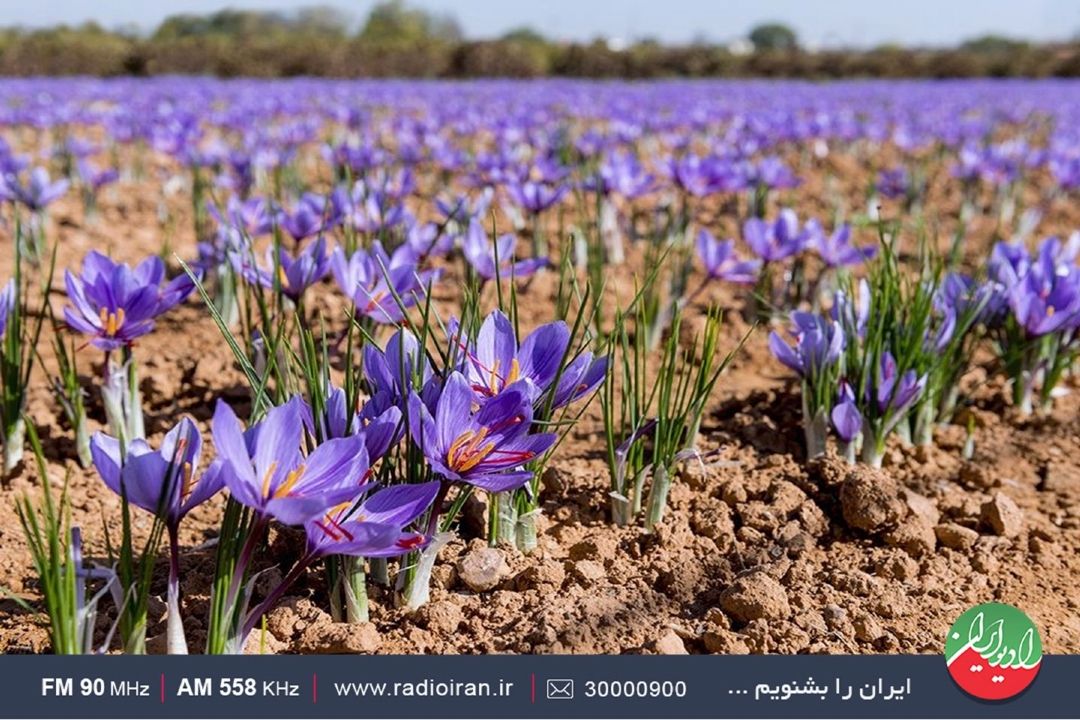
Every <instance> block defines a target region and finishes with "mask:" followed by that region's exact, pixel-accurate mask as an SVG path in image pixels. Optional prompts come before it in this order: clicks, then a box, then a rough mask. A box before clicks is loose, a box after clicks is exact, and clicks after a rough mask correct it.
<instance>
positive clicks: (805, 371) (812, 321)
mask: <svg viewBox="0 0 1080 720" xmlns="http://www.w3.org/2000/svg"><path fill="white" fill-rule="evenodd" d="M791 321H792V323H793V327H792V329H791V333H792V334H793V335H794V337H795V347H792V346H791V345H788V344H787V342H785V341H784V339H783V338H782V337H780V334H779V333H777V332H776V331H775V330H774V331H772V332H770V333H769V350H771V351H772V354H773V356H774V357H775V358H776V359H777V360H779V361H780V362H782V363H783V364H784V365H787V366H788V367H789V368H791V369H792V370H794V371H795V372H797V373H798V374H799V375H800V377H804V378H806V377H814V376H816V375H817V374H818V373H819V372H820V371H821V370H824V369H825V368H827V367H829V366H831V365H833V364H835V363H836V362H837V361H838V360H839V359H840V353H841V352H843V350H844V331H843V328H841V327H840V324H839V323H837V322H834V321H832V320H830V319H828V318H825V317H823V316H821V315H816V314H814V313H808V312H794V313H792V314H791Z"/></svg>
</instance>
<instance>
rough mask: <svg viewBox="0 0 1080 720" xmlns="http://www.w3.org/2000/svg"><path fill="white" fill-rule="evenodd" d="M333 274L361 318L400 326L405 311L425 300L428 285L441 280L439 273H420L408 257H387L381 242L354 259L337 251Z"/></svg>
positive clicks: (332, 258) (331, 264)
mask: <svg viewBox="0 0 1080 720" xmlns="http://www.w3.org/2000/svg"><path fill="white" fill-rule="evenodd" d="M330 271H331V272H332V273H333V274H334V279H335V280H337V284H338V287H340V288H341V291H342V292H343V293H345V294H346V295H347V296H348V297H349V298H351V299H352V301H353V303H354V304H355V305H356V309H357V311H358V312H359V313H360V314H361V315H363V316H364V317H367V318H370V319H372V320H374V321H375V322H378V323H384V324H396V323H400V322H401V321H402V320H403V319H404V317H405V316H404V313H403V310H405V309H408V308H410V307H412V306H413V305H415V304H416V303H417V302H418V301H420V300H421V299H423V298H424V297H425V295H426V294H427V287H428V285H429V284H430V283H431V282H432V281H433V280H435V279H436V278H438V272H437V271H423V272H421V271H419V270H418V269H417V267H416V265H415V263H413V262H411V261H410V260H409V257H408V253H403V252H395V253H394V256H393V257H390V256H388V255H387V254H386V251H385V250H383V247H382V244H381V243H379V242H378V241H375V242H374V243H372V247H371V250H370V251H368V250H364V249H363V248H361V249H358V250H357V251H356V252H354V253H353V254H352V255H351V256H346V255H345V251H344V250H342V249H341V248H336V249H335V250H334V252H333V254H332V255H331V256H330Z"/></svg>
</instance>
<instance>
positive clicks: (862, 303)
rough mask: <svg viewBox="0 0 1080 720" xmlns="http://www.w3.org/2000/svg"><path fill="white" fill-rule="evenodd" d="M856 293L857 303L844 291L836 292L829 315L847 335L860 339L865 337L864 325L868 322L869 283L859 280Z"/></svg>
mask: <svg viewBox="0 0 1080 720" xmlns="http://www.w3.org/2000/svg"><path fill="white" fill-rule="evenodd" d="M856 292H857V293H858V296H859V297H858V300H857V302H855V301H853V300H852V298H850V297H849V296H848V294H847V292H845V291H844V290H837V291H836V295H835V296H834V298H833V306H832V309H831V310H830V311H829V315H830V316H831V317H832V319H833V320H835V321H836V322H838V323H840V324H841V326H842V327H843V328H844V330H845V332H847V333H848V334H849V335H852V336H855V337H860V338H861V337H864V336H865V335H866V324H867V323H868V322H869V320H870V302H871V301H870V283H868V282H867V281H866V279H865V278H863V279H861V280H859V284H858V285H857V286H856Z"/></svg>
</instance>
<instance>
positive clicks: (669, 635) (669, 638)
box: [653, 630, 690, 655]
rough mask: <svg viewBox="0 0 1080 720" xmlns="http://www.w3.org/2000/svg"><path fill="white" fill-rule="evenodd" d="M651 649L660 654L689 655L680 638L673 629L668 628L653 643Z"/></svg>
mask: <svg viewBox="0 0 1080 720" xmlns="http://www.w3.org/2000/svg"><path fill="white" fill-rule="evenodd" d="M653 649H654V650H656V652H657V653H659V654H660V655H689V654H690V653H688V652H687V651H686V645H684V644H683V641H682V638H681V637H679V636H678V635H677V634H676V633H675V631H674V630H668V631H667V632H666V633H664V634H663V635H661V636H660V639H659V640H657V641H656V642H655V643H654V644H653Z"/></svg>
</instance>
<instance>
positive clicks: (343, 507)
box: [326, 502, 352, 522]
mask: <svg viewBox="0 0 1080 720" xmlns="http://www.w3.org/2000/svg"><path fill="white" fill-rule="evenodd" d="M350 507H352V503H350V502H343V503H341V504H340V505H335V506H334V507H332V508H330V509H329V510H327V511H326V519H327V521H328V522H337V519H338V518H339V517H341V516H342V515H344V514H345V513H347V512H349V508H350Z"/></svg>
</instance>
